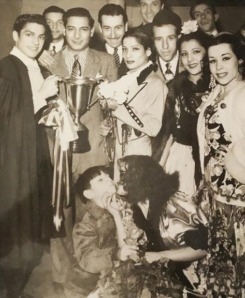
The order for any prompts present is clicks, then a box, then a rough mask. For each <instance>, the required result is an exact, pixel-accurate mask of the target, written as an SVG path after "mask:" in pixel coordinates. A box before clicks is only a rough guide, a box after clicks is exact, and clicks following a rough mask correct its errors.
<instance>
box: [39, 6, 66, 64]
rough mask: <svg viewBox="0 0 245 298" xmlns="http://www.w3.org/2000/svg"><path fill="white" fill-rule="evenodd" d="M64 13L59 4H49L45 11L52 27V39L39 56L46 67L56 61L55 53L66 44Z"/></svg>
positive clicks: (45, 15)
mask: <svg viewBox="0 0 245 298" xmlns="http://www.w3.org/2000/svg"><path fill="white" fill-rule="evenodd" d="M64 13H65V11H64V9H63V8H61V7H58V6H49V7H48V8H46V9H45V10H44V11H43V16H44V18H45V20H46V23H47V25H48V26H49V28H50V39H49V40H48V42H46V44H45V47H44V50H43V51H42V53H41V55H40V56H39V57H38V62H39V63H40V64H41V65H42V66H44V67H48V66H50V65H51V64H52V63H53V62H54V59H53V56H54V54H55V53H58V52H59V51H61V50H62V48H63V46H64V45H65V37H64V30H65V28H64V22H63V15H64Z"/></svg>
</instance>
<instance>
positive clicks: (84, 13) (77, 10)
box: [63, 7, 94, 28]
mask: <svg viewBox="0 0 245 298" xmlns="http://www.w3.org/2000/svg"><path fill="white" fill-rule="evenodd" d="M70 17H81V18H83V17H85V18H88V21H89V26H90V28H93V26H94V19H93V18H92V16H91V14H90V12H89V11H88V10H87V9H86V8H83V7H74V8H71V9H68V10H67V11H66V12H65V13H64V15H63V21H64V25H65V26H66V25H67V20H68V19H69V18H70Z"/></svg>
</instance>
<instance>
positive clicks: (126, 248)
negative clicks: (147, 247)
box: [118, 244, 138, 261]
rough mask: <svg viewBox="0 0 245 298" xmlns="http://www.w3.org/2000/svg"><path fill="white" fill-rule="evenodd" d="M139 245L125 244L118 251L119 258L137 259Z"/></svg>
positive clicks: (124, 259) (123, 259)
mask: <svg viewBox="0 0 245 298" xmlns="http://www.w3.org/2000/svg"><path fill="white" fill-rule="evenodd" d="M137 251H138V247H137V246H135V245H127V244H125V245H123V246H122V247H121V248H120V249H119V251H118V259H119V260H121V261H126V260H128V259H131V258H132V259H135V258H137V257H138V255H137Z"/></svg>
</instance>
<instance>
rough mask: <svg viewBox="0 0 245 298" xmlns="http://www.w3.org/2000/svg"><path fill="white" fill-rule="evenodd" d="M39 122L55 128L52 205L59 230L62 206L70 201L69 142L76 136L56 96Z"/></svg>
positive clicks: (67, 112) (65, 107) (68, 117)
mask: <svg viewBox="0 0 245 298" xmlns="http://www.w3.org/2000/svg"><path fill="white" fill-rule="evenodd" d="M39 124H43V125H45V126H51V127H53V128H54V129H55V140H54V173H53V191H52V206H53V207H54V208H55V214H54V219H53V221H54V225H55V227H56V230H57V231H59V230H60V227H61V222H62V220H63V212H62V211H63V206H66V207H67V206H69V205H70V203H71V200H70V198H71V194H70V180H71V178H70V176H71V174H70V173H71V171H70V162H69V143H70V142H71V141H74V140H76V139H77V138H78V135H77V132H76V129H75V125H74V123H73V120H72V118H71V115H70V112H69V110H68V107H67V106H66V105H65V103H64V102H63V101H62V100H61V99H60V98H57V99H56V100H54V101H52V102H51V103H49V105H48V107H47V108H46V109H45V110H44V111H43V115H42V118H41V119H40V121H39Z"/></svg>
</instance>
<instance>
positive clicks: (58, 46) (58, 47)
mask: <svg viewBox="0 0 245 298" xmlns="http://www.w3.org/2000/svg"><path fill="white" fill-rule="evenodd" d="M64 42H65V40H64V38H63V39H61V40H59V41H58V42H51V43H50V45H49V50H52V49H53V46H55V51H56V53H57V52H59V51H61V50H62V48H63V45H64Z"/></svg>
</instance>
